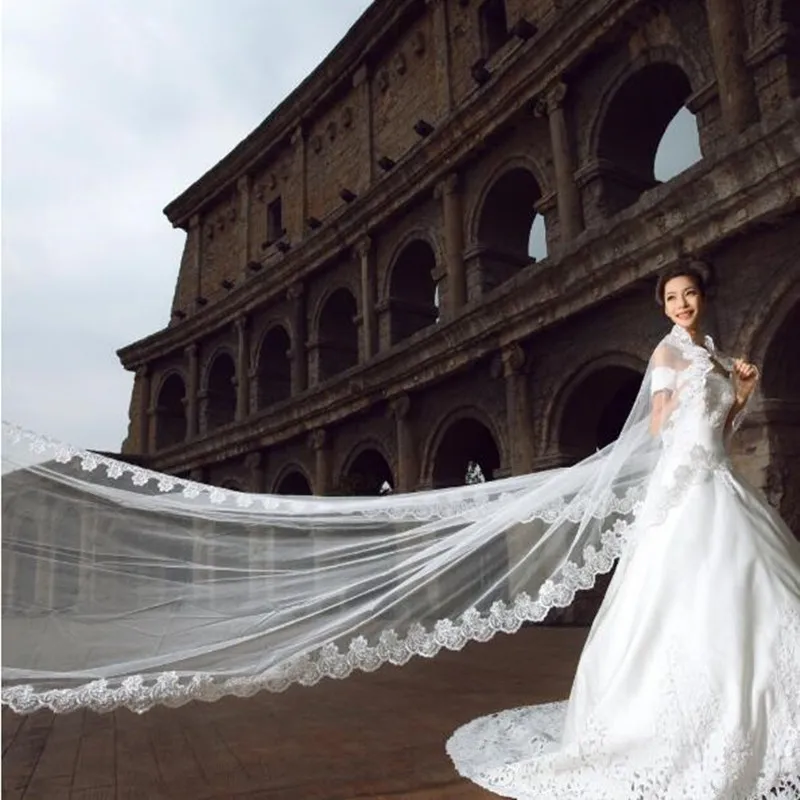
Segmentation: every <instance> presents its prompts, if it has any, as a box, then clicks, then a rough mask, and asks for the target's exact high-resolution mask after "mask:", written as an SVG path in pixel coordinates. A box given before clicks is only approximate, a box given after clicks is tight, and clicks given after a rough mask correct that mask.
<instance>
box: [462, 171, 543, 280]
mask: <svg viewBox="0 0 800 800" xmlns="http://www.w3.org/2000/svg"><path fill="white" fill-rule="evenodd" d="M539 174H540V172H539V170H538V168H537V167H536V165H535V164H534V163H533V161H532V160H531V159H529V158H527V157H519V156H518V157H516V158H512V159H509V160H507V161H504V162H503V163H502V164H501V165H500V166H499V167H498V168H497V169H496V170H495V171H494V172H493V173H492V174H491V175H490V176H489V178H488V179H487V181H486V182H485V184H484V186H483V189H482V190H481V192H480V195H479V196H478V199H477V202H476V204H475V207H474V209H473V211H472V214H471V217H470V220H469V225H468V231H469V241H470V247H469V250H468V260H469V261H471V262H472V264H470V268H471V269H473V270H476V269H477V272H478V275H479V276H480V277H479V283H480V289H481V291H482V292H484V293H485V292H488V291H491V290H492V289H493V288H494V287H496V286H499V285H500V284H501V283H504V282H505V281H506V280H508V279H509V278H511V277H513V276H514V275H515V274H516V273H517V272H519V271H520V270H521V269H523V268H525V267H526V266H528V265H529V264H531V263H532V261H533V260H534V259H533V257H532V256H531V241H532V235H533V233H534V226H535V225H536V223H537V220H539V219H540V215H539V212H538V211H537V204H538V202H539V201H540V200H541V199H542V194H543V192H542V183H541V182H540V179H539V177H538V175H539ZM542 219H543V218H542ZM541 230H542V232H543V231H544V229H543V228H542V229H541ZM543 242H544V253H545V254H546V237H545V239H544V240H543Z"/></svg>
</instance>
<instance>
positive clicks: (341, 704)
mask: <svg viewBox="0 0 800 800" xmlns="http://www.w3.org/2000/svg"><path fill="white" fill-rule="evenodd" d="M586 632H587V631H586V629H582V628H529V629H526V630H524V631H521V632H520V633H518V634H517V635H515V636H499V637H497V638H495V639H494V640H493V641H492V642H489V643H487V644H470V645H468V646H467V647H466V648H465V649H464V650H463V651H462V652H460V653H446V654H444V655H441V656H439V657H438V658H436V659H434V660H432V661H426V660H424V659H417V660H416V661H413V662H412V663H411V664H408V665H407V666H405V667H402V668H396V667H384V668H382V669H380V670H378V671H377V672H375V673H372V674H371V675H359V676H357V677H353V678H350V679H348V680H346V681H342V682H339V681H333V680H328V681H324V682H323V683H321V684H319V685H317V686H315V687H313V688H298V687H294V688H292V689H290V690H289V691H287V692H286V693H284V694H282V695H270V694H261V695H258V696H256V697H255V698H251V699H249V700H238V699H230V700H224V701H221V702H219V703H212V704H203V703H198V704H192V705H190V706H185V707H184V708H181V709H178V710H169V709H157V710H154V711H151V712H149V713H147V714H144V715H142V716H137V715H135V714H132V713H130V712H127V711H124V712H116V713H114V714H105V715H97V714H92V713H85V712H83V713H77V714H69V715H66V716H61V717H54V716H53V715H52V714H44V713H42V714H35V715H33V716H30V717H17V716H15V715H13V714H10V713H9V712H8V711H6V710H4V711H3V762H2V767H3V770H2V773H3V775H2V780H3V793H2V797H3V800H40V798H41V799H42V800H44V798H46V799H47V800H60V799H61V798H64V800H68V799H69V800H162V799H163V800H211V799H212V798H213V800H222V799H223V798H231V799H232V800H233V799H234V798H235V800H356V799H357V800H479V798H483V799H484V800H487V798H490V797H491V795H488V794H486V793H485V792H482V791H480V790H479V789H477V788H475V787H474V786H471V785H470V784H468V783H466V782H465V781H462V780H459V778H458V777H457V775H456V774H455V772H454V771H453V769H452V767H451V765H450V762H449V760H448V759H447V756H446V755H445V753H444V749H443V745H444V741H445V739H446V738H447V736H448V735H449V733H450V732H451V731H452V730H453V729H454V728H456V727H457V726H458V725H460V724H461V723H463V722H466V721H467V720H469V719H471V718H472V717H474V716H478V715H481V714H486V713H490V712H492V711H496V710H499V709H501V708H505V707H508V706H515V705H526V704H529V703H536V702H546V701H549V700H555V699H559V698H562V697H566V696H567V694H568V692H569V686H570V683H571V679H572V675H573V674H574V671H575V666H576V664H577V658H578V654H579V651H580V648H581V646H582V644H583V641H584V639H585V636H586ZM554 800H557V798H554Z"/></svg>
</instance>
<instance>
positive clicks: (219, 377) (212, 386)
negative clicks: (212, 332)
mask: <svg viewBox="0 0 800 800" xmlns="http://www.w3.org/2000/svg"><path fill="white" fill-rule="evenodd" d="M236 385H237V381H236V359H235V358H234V357H233V354H232V353H231V352H230V351H229V350H228V349H227V348H220V349H219V350H217V351H216V352H215V353H214V355H213V356H212V357H211V358H210V359H209V361H208V367H207V368H206V375H205V381H204V387H205V388H204V394H205V414H204V415H205V422H206V430H208V431H212V430H215V429H217V428H219V427H221V426H223V425H227V424H228V423H230V422H233V421H234V419H235V418H236Z"/></svg>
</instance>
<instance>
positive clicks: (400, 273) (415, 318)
mask: <svg viewBox="0 0 800 800" xmlns="http://www.w3.org/2000/svg"><path fill="white" fill-rule="evenodd" d="M435 269H436V256H435V254H434V252H433V248H432V247H431V246H430V245H429V244H428V243H427V242H425V241H422V240H417V241H414V242H411V243H410V244H408V245H406V246H405V247H404V248H403V250H402V252H401V253H400V255H399V256H398V258H397V260H396V261H395V263H394V266H393V267H392V277H391V282H390V287H389V294H390V298H389V301H390V309H391V311H390V314H391V316H390V323H391V324H390V328H391V340H392V344H396V343H397V342H400V341H402V340H403V339H407V338H408V337H409V336H413V335H414V334H415V333H416V332H417V331H421V330H422V329H423V328H427V327H428V326H429V325H433V324H434V323H435V322H436V320H437V319H438V317H439V309H438V297H437V286H436V281H435V280H434V277H433V273H434V270H435Z"/></svg>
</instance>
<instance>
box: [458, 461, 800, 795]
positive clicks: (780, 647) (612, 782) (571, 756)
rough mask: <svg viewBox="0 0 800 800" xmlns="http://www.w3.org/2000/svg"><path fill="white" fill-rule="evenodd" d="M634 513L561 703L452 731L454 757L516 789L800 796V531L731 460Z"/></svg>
mask: <svg viewBox="0 0 800 800" xmlns="http://www.w3.org/2000/svg"><path fill="white" fill-rule="evenodd" d="M640 519H642V522H641V523H634V528H633V529H632V531H631V544H630V546H629V547H628V549H627V550H626V552H625V554H624V555H623V557H622V559H621V560H620V562H619V564H618V567H617V571H616V573H615V575H614V578H613V579H612V581H611V584H610V586H609V589H608V592H607V594H606V597H605V600H604V602H603V604H602V606H601V608H600V611H599V613H598V615H597V617H596V619H595V622H594V624H593V626H592V629H591V631H590V633H589V637H588V640H587V642H586V646H585V648H584V651H583V653H582V656H581V659H580V663H579V666H578V670H577V673H576V676H575V681H574V684H573V687H572V692H571V695H570V698H569V701H568V702H561V703H552V704H548V705H542V706H532V707H527V708H517V709H512V710H508V711H501V712H499V713H497V714H493V715H491V716H488V717H482V718H480V719H476V720H473V721H472V722H470V723H468V724H467V725H465V726H463V727H462V728H459V729H458V730H457V731H456V732H455V733H454V734H453V736H452V737H451V738H450V740H449V741H448V742H447V752H448V754H449V755H450V757H451V759H452V760H453V763H454V765H455V767H456V769H457V770H458V772H459V773H460V774H461V775H463V776H465V777H466V778H469V779H470V780H471V781H473V782H475V783H476V784H479V785H480V786H482V787H484V788H486V789H488V790H489V791H491V792H494V793H495V794H498V795H500V796H503V797H512V798H520V799H522V798H525V800H559V799H560V798H581V800H642V798H645V799H646V800H678V798H680V800H687V798H691V800H739V799H741V800H761V798H762V797H764V798H765V797H767V795H768V796H769V798H770V800H772V798H791V800H798V799H800V543H798V542H797V540H796V539H795V538H794V537H793V536H792V534H791V532H790V531H789V529H788V528H787V526H786V525H785V524H784V523H783V521H782V520H781V519H780V518H779V517H778V515H777V514H776V513H775V512H774V511H772V510H771V509H770V508H769V507H768V506H767V504H766V503H765V502H764V501H763V500H762V499H761V497H760V496H759V495H758V494H756V493H755V492H754V491H753V490H752V489H750V488H749V487H748V486H747V484H745V483H744V482H743V481H741V480H739V479H738V478H736V477H735V475H734V474H732V473H731V472H729V471H728V470H727V469H718V470H714V471H711V472H710V473H708V474H706V475H705V476H704V477H703V479H702V480H699V481H695V482H693V483H692V484H691V485H689V486H687V487H685V490H684V491H683V492H682V496H681V498H680V502H678V503H677V504H676V505H675V506H674V507H672V508H670V509H669V510H668V511H667V513H666V517H665V518H662V519H661V520H660V521H659V522H658V524H655V523H651V524H647V523H646V522H645V521H644V520H645V519H646V515H640ZM534 659H535V653H532V654H531V660H532V661H533V660H534Z"/></svg>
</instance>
